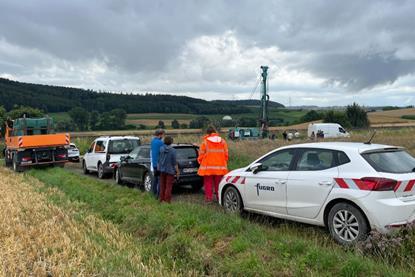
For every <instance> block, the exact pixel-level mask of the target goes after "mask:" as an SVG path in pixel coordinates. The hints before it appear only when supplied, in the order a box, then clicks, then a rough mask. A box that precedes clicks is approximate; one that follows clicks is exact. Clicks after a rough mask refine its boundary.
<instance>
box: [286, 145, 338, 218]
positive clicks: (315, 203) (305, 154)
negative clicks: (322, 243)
mask: <svg viewBox="0 0 415 277" xmlns="http://www.w3.org/2000/svg"><path fill="white" fill-rule="evenodd" d="M336 153H337V151H333V150H329V149H318V148H306V149H302V150H301V151H300V152H299V154H298V158H297V159H296V160H297V161H296V164H295V166H294V168H293V171H291V172H290V174H289V176H288V181H287V211H288V215H292V216H298V217H303V218H315V217H316V216H317V215H318V213H319V212H320V210H321V208H322V206H323V204H324V202H325V201H326V199H327V197H328V195H329V193H330V191H331V190H332V189H333V186H334V178H337V177H338V175H339V170H338V167H337V157H336V155H335V154H336Z"/></svg>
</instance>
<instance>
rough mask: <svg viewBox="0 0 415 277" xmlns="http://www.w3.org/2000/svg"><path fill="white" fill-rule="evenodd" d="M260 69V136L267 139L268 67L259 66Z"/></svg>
mask: <svg viewBox="0 0 415 277" xmlns="http://www.w3.org/2000/svg"><path fill="white" fill-rule="evenodd" d="M261 69H262V74H261V76H262V91H261V119H260V124H261V136H262V137H263V138H266V137H268V102H269V95H268V93H267V90H268V88H267V77H268V66H264V65H263V66H261Z"/></svg>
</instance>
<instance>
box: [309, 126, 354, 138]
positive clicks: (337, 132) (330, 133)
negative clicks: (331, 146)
mask: <svg viewBox="0 0 415 277" xmlns="http://www.w3.org/2000/svg"><path fill="white" fill-rule="evenodd" d="M320 132H321V133H322V134H324V138H344V137H346V138H348V137H350V134H349V133H348V132H347V131H346V130H345V129H344V128H343V127H342V126H341V125H340V124H337V123H311V124H309V125H308V131H307V135H308V137H312V136H313V133H314V137H317V135H318V134H319V133H320Z"/></svg>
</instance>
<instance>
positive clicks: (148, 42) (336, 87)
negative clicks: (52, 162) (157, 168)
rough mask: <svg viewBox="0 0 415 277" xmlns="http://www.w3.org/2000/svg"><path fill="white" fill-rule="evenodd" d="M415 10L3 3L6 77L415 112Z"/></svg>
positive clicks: (340, 5)
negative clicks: (263, 74)
mask: <svg viewBox="0 0 415 277" xmlns="http://www.w3.org/2000/svg"><path fill="white" fill-rule="evenodd" d="M414 14H415V1H409V0H408V1H404V0H394V1H389V0H388V1H381V0H378V1H371V0H367V1H361V0H360V1H356V0H349V1H344V0H325V1H323V0H313V1H306V0H303V1H299V0H290V1H283V0H280V1H272V0H269V1H254V0H251V1H248V0H246V1H244V0H240V1H231V0H227V1H225V0H222V1H219V0H210V1H203V0H193V1H191V0H188V1H181V0H174V1H172V0H165V1H158V0H152V1H144V0H89V1H84V0H70V1H69V0H66V1H56V0H36V1H35V0H25V1H16V0H0V77H3V78H9V79H12V80H17V81H23V82H32V83H40V84H52V85H63V86H71V87H79V88H86V89H94V90H100V91H113V92H127V93H144V92H153V93H172V94H177V95H186V96H191V97H197V98H203V99H207V100H213V99H241V100H245V99H250V98H259V91H258V89H257V90H255V88H256V84H257V80H258V76H259V74H260V66H261V65H268V66H269V80H268V84H269V94H270V98H271V100H273V101H277V102H280V103H282V104H285V105H289V104H290V103H291V105H293V106H298V105H317V106H332V105H346V104H350V103H352V102H357V103H359V104H361V105H365V106H379V105H397V106H407V105H415V32H414V30H415V19H414Z"/></svg>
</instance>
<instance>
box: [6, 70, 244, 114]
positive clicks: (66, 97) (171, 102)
mask: <svg viewBox="0 0 415 277" xmlns="http://www.w3.org/2000/svg"><path fill="white" fill-rule="evenodd" d="M0 103H1V104H2V105H3V106H4V108H5V109H7V110H11V109H13V108H14V106H15V105H19V106H31V107H33V108H37V109H39V110H43V111H44V112H46V113H51V112H69V111H70V110H71V109H73V108H74V107H81V108H83V109H85V110H87V111H93V110H95V111H97V112H99V113H104V112H109V111H111V110H114V109H119V108H121V109H123V110H124V111H126V112H127V113H192V114H240V113H245V112H247V109H248V108H247V107H244V106H241V105H242V104H241V105H238V104H237V102H227V101H221V102H209V101H205V100H202V99H196V98H191V97H185V96H174V95H154V94H144V95H137V94H125V93H109V92H96V91H93V90H84V89H78V88H69V87H60V86H48V85H38V84H30V83H21V82H16V81H11V80H8V79H4V78H0Z"/></svg>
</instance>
